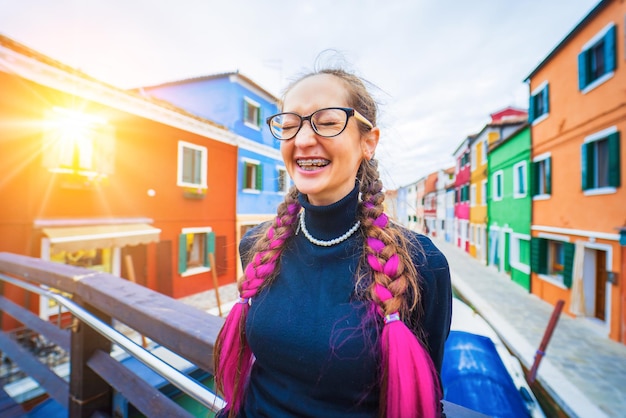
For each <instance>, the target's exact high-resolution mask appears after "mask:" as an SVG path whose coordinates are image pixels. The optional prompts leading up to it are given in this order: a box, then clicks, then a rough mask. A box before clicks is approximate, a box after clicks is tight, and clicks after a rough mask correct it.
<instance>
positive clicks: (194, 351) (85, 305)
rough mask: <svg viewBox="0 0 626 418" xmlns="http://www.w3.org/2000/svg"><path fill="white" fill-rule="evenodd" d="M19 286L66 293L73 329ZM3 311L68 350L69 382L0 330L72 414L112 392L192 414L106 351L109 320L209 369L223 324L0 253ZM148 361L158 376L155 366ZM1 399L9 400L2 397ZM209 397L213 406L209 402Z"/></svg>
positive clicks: (160, 409) (461, 414) (97, 279)
mask: <svg viewBox="0 0 626 418" xmlns="http://www.w3.org/2000/svg"><path fill="white" fill-rule="evenodd" d="M18 285H19V287H22V289H25V290H24V292H26V291H27V292H34V293H41V292H44V294H45V292H46V291H45V290H43V289H45V288H46V287H47V288H51V289H56V290H58V291H61V292H64V293H66V294H70V295H71V301H65V302H66V303H67V305H68V306H67V307H68V309H70V311H71V312H70V313H71V314H72V321H73V322H72V325H71V327H70V328H68V329H61V328H59V327H58V326H56V325H55V324H53V323H51V322H49V321H45V320H42V319H41V318H39V317H38V316H36V315H34V314H33V313H32V312H30V311H29V310H28V309H27V308H25V307H22V306H19V305H17V304H16V303H14V302H12V301H10V300H8V299H7V298H5V297H4V290H5V289H6V287H7V286H18ZM48 295H49V296H50V295H51V294H50V293H48ZM59 301H60V302H61V303H64V301H63V297H62V296H59ZM7 315H10V316H11V317H13V318H15V319H16V320H17V321H19V322H20V323H22V324H23V325H24V327H26V328H28V329H29V330H32V331H33V332H35V333H38V334H40V335H43V336H45V338H46V339H47V340H49V341H51V342H52V343H54V344H56V345H57V346H58V347H60V348H61V349H63V350H65V351H66V352H68V353H70V365H71V367H70V375H69V383H68V382H66V381H65V380H64V379H63V378H61V377H59V376H58V375H57V374H55V373H54V372H53V371H52V370H50V369H49V368H48V366H47V365H45V364H43V363H42V362H40V361H38V359H37V358H36V356H35V355H34V354H33V353H31V352H29V351H28V350H25V349H24V348H23V347H22V346H21V345H20V344H19V343H18V342H16V341H15V340H14V339H12V338H10V336H9V335H10V333H9V332H0V352H2V353H3V354H4V355H6V356H8V357H9V358H11V360H12V361H13V362H15V363H16V364H17V365H18V366H19V368H20V369H21V370H22V371H24V372H25V373H26V374H27V375H28V376H30V377H31V378H33V379H34V380H36V381H37V382H38V383H39V385H40V386H41V387H42V388H43V389H44V390H45V391H46V393H47V395H48V396H49V397H50V398H52V399H54V400H55V401H56V402H58V403H59V404H60V405H62V406H63V407H65V408H66V409H67V411H68V416H69V417H72V418H74V417H81V418H83V417H84V418H86V417H92V416H97V417H111V416H113V415H114V412H113V405H112V403H113V400H112V399H113V393H114V392H116V393H121V394H122V395H123V396H124V397H125V398H126V399H127V400H128V402H129V403H130V404H132V405H134V407H136V408H137V409H138V410H139V411H140V412H141V413H142V414H144V415H146V416H148V417H153V416H168V417H169V416H171V417H191V416H192V415H191V414H190V413H189V412H187V411H185V410H184V409H183V408H182V407H181V406H179V405H177V404H176V403H175V402H174V401H172V400H171V399H170V398H168V397H167V396H165V395H163V394H162V393H161V392H159V391H158V389H156V388H154V387H152V386H151V385H149V384H148V383H146V382H144V381H142V380H141V378H139V377H138V376H137V375H134V374H133V373H132V372H131V371H130V370H129V369H128V368H126V367H124V366H123V365H121V363H120V362H118V361H117V360H115V359H114V358H113V357H112V356H111V348H112V344H113V342H115V344H118V345H124V344H126V343H125V342H124V341H123V339H124V338H123V337H121V339H120V338H118V337H119V335H117V334H119V333H118V332H116V331H115V329H114V328H113V327H111V324H112V323H113V320H116V321H119V322H120V323H122V324H124V325H125V326H127V327H129V328H131V329H133V330H135V331H136V332H137V333H138V334H140V335H143V336H145V337H146V338H149V339H150V340H152V341H153V342H154V343H156V344H158V345H160V346H162V347H165V348H166V349H168V350H170V351H172V352H174V353H176V354H177V355H178V356H180V357H182V358H184V359H186V360H188V361H189V362H191V363H193V364H194V365H195V366H197V367H198V368H199V369H202V370H204V371H206V372H208V373H212V372H213V355H212V353H213V346H214V343H215V339H216V337H217V334H218V332H219V330H220V328H221V326H222V324H223V319H222V318H220V317H217V316H214V315H211V314H208V313H206V312H204V311H202V310H199V309H197V308H194V307H191V306H189V305H186V304H184V303H182V302H180V301H177V300H175V299H172V298H171V297H168V296H165V295H162V294H160V293H157V292H155V291H152V290H150V289H147V288H145V287H142V286H140V285H137V284H135V283H132V282H130V281H127V280H124V279H122V278H120V277H117V276H114V275H111V274H107V273H100V272H95V271H92V270H89V269H85V268H80V267H74V266H69V265H64V264H59V263H54V262H49V261H44V260H41V259H38V258H32V257H26V256H22V255H16V254H10V253H0V330H1V329H3V328H2V323H3V320H5V319H6V318H7ZM109 334H110V335H109ZM111 335H112V336H113V337H112V336H111ZM131 344H134V346H131V347H130V349H129V348H125V350H126V351H127V352H128V353H129V354H130V355H131V356H134V357H136V358H139V359H140V360H141V361H142V362H144V364H147V363H146V359H145V357H148V359H147V361H148V363H150V362H151V361H152V360H151V359H150V358H149V357H150V354H149V352H148V351H146V350H144V349H143V348H142V347H141V346H139V345H137V344H135V343H132V342H131ZM156 363H158V359H157V360H156ZM147 365H148V366H149V367H151V368H152V369H153V370H155V371H156V372H157V373H159V367H160V366H159V365H158V364H156V365H154V364H147ZM166 367H167V365H166V366H165V368H166ZM175 372H176V371H174V373H169V372H167V370H165V373H164V374H165V376H164V377H165V378H166V379H168V380H170V382H171V383H172V384H174V385H175V386H177V387H178V388H179V389H181V390H183V391H184V392H185V393H187V394H189V395H190V396H191V397H193V398H194V399H197V400H198V401H199V402H201V403H204V404H205V406H208V407H209V409H212V410H217V409H219V407H220V401H221V400H219V399H217V400H216V399H215V397H214V396H213V398H211V397H210V396H208V395H207V396H205V397H204V398H203V396H204V395H205V394H204V393H202V389H199V390H198V392H200V393H190V392H195V391H196V389H195V388H194V387H193V384H194V383H193V382H192V383H191V384H190V385H191V389H190V390H186V389H187V388H189V387H190V386H185V385H186V384H187V383H189V382H187V383H185V382H182V383H181V382H180V381H178V382H177V379H178V377H177V376H176V373H175ZM183 377H184V376H183ZM0 389H1V388H0ZM207 393H208V394H209V395H212V394H211V393H210V392H208V391H207ZM0 395H2V394H1V393H0ZM0 398H2V396H0ZM200 398H202V399H200ZM3 399H4V400H6V396H5V397H4V398H3ZM0 401H2V399H0ZM211 402H213V403H212V406H213V407H212V408H211V405H207V404H208V403H211ZM0 405H2V402H0ZM444 406H445V409H446V414H447V416H448V417H449V418H454V417H457V418H471V417H478V416H481V415H480V414H476V413H475V412H473V411H470V410H467V409H465V408H462V407H459V406H457V405H453V404H449V403H444ZM5 408H6V409H5V411H4V412H7V411H9V407H8V406H5ZM11 410H14V408H13V409H11ZM2 414H3V411H2V410H0V415H2ZM16 416H17V415H16ZM50 418H53V417H50Z"/></svg>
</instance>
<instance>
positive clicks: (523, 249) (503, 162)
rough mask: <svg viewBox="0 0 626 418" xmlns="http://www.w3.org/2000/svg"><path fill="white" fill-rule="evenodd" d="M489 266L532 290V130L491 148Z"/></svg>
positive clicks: (522, 130) (526, 129)
mask: <svg viewBox="0 0 626 418" xmlns="http://www.w3.org/2000/svg"><path fill="white" fill-rule="evenodd" d="M487 167H488V169H487V171H488V172H489V182H488V186H487V190H488V193H489V195H490V197H489V199H488V202H489V203H488V205H487V218H488V230H489V243H488V249H489V254H488V264H489V265H491V266H495V267H496V268H497V269H498V270H500V271H502V272H506V273H508V274H509V275H510V276H511V279H512V280H513V281H514V282H515V283H517V284H519V285H520V286H522V287H523V288H524V289H526V290H528V291H530V223H531V212H530V209H531V195H530V190H529V184H530V183H529V181H528V179H529V174H528V173H529V167H530V127H529V126H528V124H527V123H526V124H524V125H522V126H520V127H519V128H518V130H517V131H515V132H513V133H511V134H510V135H509V136H507V137H503V138H501V139H499V140H497V141H495V142H494V143H492V144H491V145H490V146H489V158H488V162H487Z"/></svg>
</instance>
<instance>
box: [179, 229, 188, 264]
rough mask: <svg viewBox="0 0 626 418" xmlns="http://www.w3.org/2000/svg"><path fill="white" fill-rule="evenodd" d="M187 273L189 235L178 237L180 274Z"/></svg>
mask: <svg viewBox="0 0 626 418" xmlns="http://www.w3.org/2000/svg"><path fill="white" fill-rule="evenodd" d="M185 271H187V234H180V235H179V236H178V272H179V273H184V272H185Z"/></svg>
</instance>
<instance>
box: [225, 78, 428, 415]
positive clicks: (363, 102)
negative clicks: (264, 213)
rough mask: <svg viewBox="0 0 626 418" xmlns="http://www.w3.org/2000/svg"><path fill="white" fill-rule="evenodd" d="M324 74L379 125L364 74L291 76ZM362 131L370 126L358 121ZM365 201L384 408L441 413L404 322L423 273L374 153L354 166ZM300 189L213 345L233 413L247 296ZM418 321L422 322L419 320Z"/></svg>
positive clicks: (261, 245) (262, 243) (259, 248)
mask: <svg viewBox="0 0 626 418" xmlns="http://www.w3.org/2000/svg"><path fill="white" fill-rule="evenodd" d="M319 74H329V75H332V76H335V77H337V78H339V79H340V80H342V81H343V83H344V84H345V87H346V92H347V100H348V106H350V107H352V108H354V109H356V110H357V111H358V112H359V113H361V114H362V115H363V116H365V118H367V119H368V120H369V121H370V122H372V123H373V124H374V126H376V113H377V106H376V102H375V101H374V99H373V98H372V96H371V95H370V94H369V92H368V91H367V88H366V87H365V85H364V83H363V81H362V80H361V79H360V78H359V77H357V76H355V75H353V74H350V73H348V72H346V71H344V70H341V69H323V70H318V71H315V72H313V73H309V74H307V75H305V76H303V77H301V78H300V79H298V80H296V81H295V82H293V83H292V84H291V85H290V86H289V87H288V89H287V90H286V93H285V94H287V93H288V92H289V90H290V89H291V88H292V87H293V86H294V85H296V84H297V83H298V82H299V81H302V80H303V79H305V78H308V77H312V76H316V75H319ZM359 129H360V130H361V133H362V134H364V133H366V132H368V131H369V129H370V128H369V127H367V126H365V125H364V124H361V123H359ZM357 177H358V184H359V187H360V194H361V201H360V203H359V208H358V211H359V214H358V216H359V219H360V221H361V230H362V233H363V235H364V247H363V251H362V253H361V258H360V260H359V271H358V274H357V277H356V284H355V289H363V291H362V292H363V294H362V295H358V296H359V297H362V298H364V299H366V300H369V301H371V303H372V308H373V309H371V310H370V311H371V312H373V313H374V315H377V316H378V315H379V317H380V318H382V320H381V319H378V320H377V323H381V324H382V326H383V331H382V334H381V337H380V344H381V350H380V352H381V353H382V359H381V380H382V381H381V391H380V410H379V412H380V415H381V416H386V417H390V418H398V417H413V416H415V417H434V416H438V415H439V398H440V393H439V382H438V378H437V373H436V371H435V368H434V366H433V363H432V360H431V358H430V355H429V354H428V352H427V350H426V349H425V348H424V345H423V344H422V343H421V342H420V340H419V339H418V337H417V336H416V335H415V334H413V332H412V331H411V330H410V329H409V328H408V327H407V325H406V323H409V322H411V321H412V320H411V318H410V313H411V312H417V313H418V315H419V314H420V306H421V305H420V300H421V291H420V284H419V275H418V272H417V270H416V268H415V266H414V265H413V262H412V259H411V255H410V251H409V245H410V244H409V243H408V241H407V239H406V237H405V235H404V233H403V231H402V230H401V229H400V228H398V227H396V226H395V225H392V224H390V222H389V219H388V218H387V215H386V214H385V213H384V208H383V200H384V193H383V185H382V182H381V180H380V178H379V173H378V164H377V162H376V160H375V159H371V160H366V159H363V160H362V162H361V165H360V167H359V169H358V173H357ZM297 197H298V190H297V189H296V188H295V186H294V187H292V188H291V190H290V191H289V193H288V194H287V195H286V197H285V200H284V201H283V202H282V203H281V204H280V205H279V207H278V211H277V215H276V218H275V219H274V221H273V222H269V223H268V227H267V228H266V229H265V230H263V231H262V233H261V235H259V237H258V238H257V240H256V241H255V243H254V245H253V247H252V249H251V251H250V254H252V257H251V258H250V260H251V261H250V263H249V264H248V265H247V266H246V269H245V273H244V276H243V277H242V279H241V280H240V282H239V291H240V295H241V299H240V303H237V304H235V307H234V308H233V309H232V310H231V312H230V313H229V315H228V317H227V319H226V322H225V324H224V326H223V328H222V330H221V331H220V333H219V335H218V337H217V341H216V344H215V353H214V355H215V380H216V384H217V389H218V390H219V391H220V392H222V393H223V395H224V398H225V399H226V401H227V402H228V406H227V408H228V409H229V415H228V416H229V417H233V416H235V415H236V414H237V411H238V410H239V408H240V407H241V405H242V403H243V399H244V395H245V393H244V392H245V387H246V384H247V380H248V378H249V374H250V368H251V367H252V352H251V350H250V348H249V347H248V344H247V341H246V333H245V322H246V314H247V312H248V309H249V304H248V300H249V299H250V298H252V297H254V296H255V295H256V294H257V292H258V291H259V290H260V289H261V288H264V287H266V286H269V285H270V284H271V282H272V281H273V279H274V278H275V277H276V275H277V274H278V270H279V267H280V256H281V253H282V251H283V249H284V248H285V244H286V242H287V241H288V239H289V238H290V237H291V236H292V235H294V233H295V229H296V224H297V219H298V214H299V212H300V209H301V207H300V204H299V203H298V200H297ZM414 325H415V326H417V325H418V324H414Z"/></svg>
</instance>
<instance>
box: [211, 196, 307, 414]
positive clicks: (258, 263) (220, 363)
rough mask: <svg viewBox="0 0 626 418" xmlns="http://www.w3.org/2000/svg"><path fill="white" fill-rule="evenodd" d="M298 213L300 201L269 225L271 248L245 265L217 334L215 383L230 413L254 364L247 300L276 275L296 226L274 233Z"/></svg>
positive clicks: (237, 404) (240, 399)
mask: <svg viewBox="0 0 626 418" xmlns="http://www.w3.org/2000/svg"><path fill="white" fill-rule="evenodd" d="M299 212H300V205H298V204H297V203H291V204H289V205H287V214H286V215H285V216H284V217H283V218H281V217H276V220H275V225H272V226H270V227H269V228H268V230H267V233H266V238H267V241H268V243H269V244H268V249H267V250H260V251H258V252H257V253H256V254H255V255H254V257H253V258H252V261H251V262H250V263H249V264H248V265H247V266H246V269H245V272H244V281H243V283H242V284H241V293H240V299H239V302H238V303H236V304H235V306H233V308H232V309H231V311H230V312H229V314H228V317H227V318H226V321H225V322H224V326H223V327H222V330H221V331H220V333H219V335H218V337H217V341H216V345H215V351H216V367H215V369H216V370H215V382H216V385H217V389H218V390H219V391H221V392H222V393H223V395H224V399H225V400H226V402H227V406H226V409H227V410H228V416H232V415H234V414H237V412H238V411H239V410H240V408H241V406H242V404H243V399H244V393H245V390H244V389H245V385H246V383H247V380H248V378H249V376H250V370H251V368H252V363H253V357H252V350H250V347H249V346H248V342H247V340H246V336H245V323H246V316H247V314H248V311H249V309H250V305H249V303H248V301H249V300H250V299H251V298H253V297H254V296H255V295H256V294H257V291H258V290H259V288H260V287H261V285H262V284H263V283H264V282H265V280H266V279H268V278H269V277H270V276H272V274H274V272H275V271H276V267H277V262H278V259H279V258H280V249H281V248H282V245H283V244H284V243H285V241H286V240H287V239H288V238H289V237H290V236H291V235H293V228H285V229H284V232H283V235H282V236H275V235H276V229H277V228H280V227H281V226H286V227H287V226H291V225H293V224H294V223H295V221H296V219H297V215H298V213H299ZM276 249H278V250H277V251H274V250H276Z"/></svg>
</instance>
